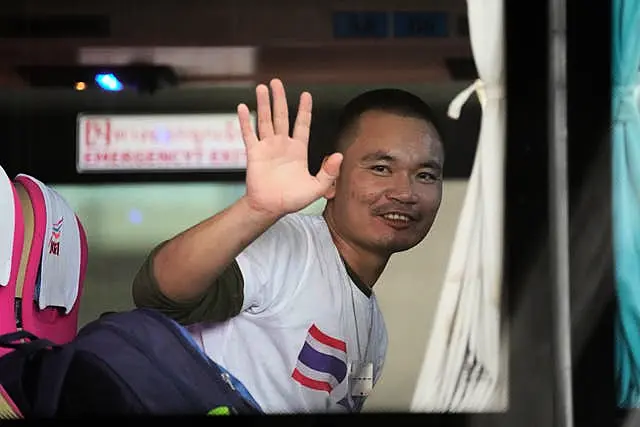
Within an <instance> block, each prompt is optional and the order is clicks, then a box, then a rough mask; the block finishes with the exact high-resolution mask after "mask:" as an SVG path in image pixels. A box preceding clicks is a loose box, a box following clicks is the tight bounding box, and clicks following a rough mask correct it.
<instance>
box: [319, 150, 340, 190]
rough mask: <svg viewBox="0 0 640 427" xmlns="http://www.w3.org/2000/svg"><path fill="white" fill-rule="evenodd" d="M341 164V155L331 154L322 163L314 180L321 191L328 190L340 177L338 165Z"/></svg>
mask: <svg viewBox="0 0 640 427" xmlns="http://www.w3.org/2000/svg"><path fill="white" fill-rule="evenodd" d="M341 164H342V153H333V154H332V155H330V156H329V157H327V159H326V160H325V161H324V162H322V166H321V167H320V170H319V171H318V173H317V174H316V179H317V180H318V184H320V187H321V189H322V191H325V190H326V189H328V188H329V187H330V186H331V184H333V182H334V181H335V180H336V178H337V177H338V175H340V165H341Z"/></svg>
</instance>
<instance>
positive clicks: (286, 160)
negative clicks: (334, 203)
mask: <svg viewBox="0 0 640 427" xmlns="http://www.w3.org/2000/svg"><path fill="white" fill-rule="evenodd" d="M270 86H271V90H272V92H273V114H272V112H271V102H270V97H269V89H268V88H267V87H266V86H265V85H258V87H256V98H257V104H258V134H259V137H258V136H257V135H256V133H255V131H254V129H253V126H252V123H251V119H250V113H249V109H248V108H247V106H246V105H245V104H240V105H239V106H238V119H239V121H240V128H241V130H242V138H243V140H244V143H245V146H246V149H247V181H246V184H247V197H248V199H249V200H250V201H251V203H252V205H253V206H254V207H256V208H257V209H260V210H263V211H265V212H269V213H272V214H275V215H285V214H288V213H291V212H296V211H298V210H300V209H303V208H305V207H306V206H308V205H309V204H311V203H313V202H314V201H316V200H317V199H319V198H320V197H321V196H322V195H323V194H324V193H325V192H326V191H327V190H328V189H329V187H330V186H331V184H332V183H333V181H334V180H335V179H336V177H337V176H338V173H339V169H340V163H341V162H342V155H341V154H339V153H334V154H333V155H331V156H330V157H329V158H328V159H327V161H325V162H324V163H323V165H322V168H321V169H320V171H319V172H318V174H317V175H316V176H313V175H311V174H310V173H309V166H308V159H307V150H308V144H309V131H310V128H311V108H312V99H311V95H310V94H309V93H307V92H304V93H302V95H301V96H300V105H299V107H298V115H297V117H296V121H295V124H294V128H293V135H292V136H289V111H288V107H287V98H286V94H285V90H284V86H283V85H282V82H281V81H280V80H278V79H273V80H272V81H271V83H270Z"/></svg>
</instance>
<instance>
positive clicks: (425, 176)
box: [418, 172, 439, 182]
mask: <svg viewBox="0 0 640 427" xmlns="http://www.w3.org/2000/svg"><path fill="white" fill-rule="evenodd" d="M418 179H419V180H421V181H424V182H435V181H437V180H438V179H439V178H438V176H437V175H435V174H434V173H431V172H420V173H419V174H418Z"/></svg>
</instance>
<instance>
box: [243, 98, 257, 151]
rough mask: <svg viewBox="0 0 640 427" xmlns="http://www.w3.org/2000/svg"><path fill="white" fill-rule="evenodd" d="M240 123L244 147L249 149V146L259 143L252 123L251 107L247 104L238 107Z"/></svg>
mask: <svg viewBox="0 0 640 427" xmlns="http://www.w3.org/2000/svg"><path fill="white" fill-rule="evenodd" d="M238 121H239V122H240V132H242V140H243V141H244V145H245V146H246V147H247V149H249V146H250V145H252V144H255V143H256V142H258V137H257V136H256V132H255V130H254V129H253V123H251V113H250V112H249V107H247V106H246V105H245V104H240V105H238Z"/></svg>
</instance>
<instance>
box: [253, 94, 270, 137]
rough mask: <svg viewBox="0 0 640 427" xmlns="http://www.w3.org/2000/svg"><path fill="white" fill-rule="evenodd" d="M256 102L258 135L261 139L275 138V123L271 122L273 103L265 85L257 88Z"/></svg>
mask: <svg viewBox="0 0 640 427" xmlns="http://www.w3.org/2000/svg"><path fill="white" fill-rule="evenodd" d="M256 101H257V103H258V135H259V136H260V139H264V138H269V137H270V136H273V121H272V120H271V101H270V100H269V88H267V86H265V85H258V86H257V87H256Z"/></svg>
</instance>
